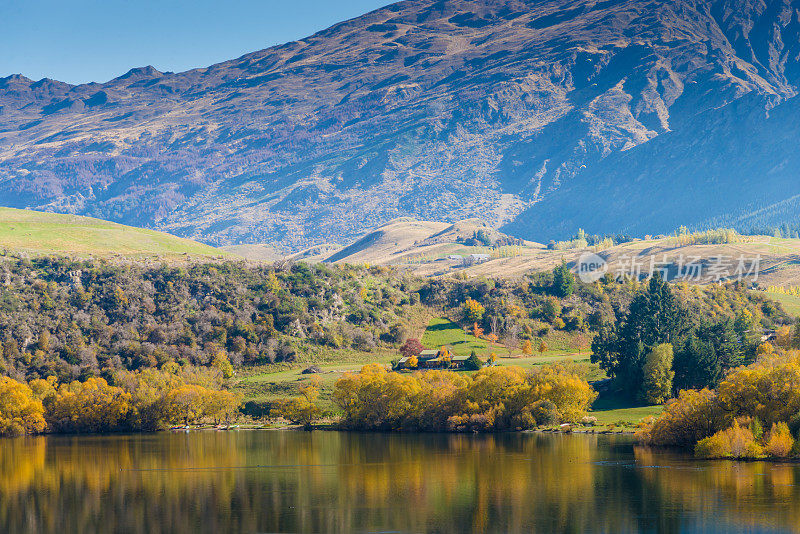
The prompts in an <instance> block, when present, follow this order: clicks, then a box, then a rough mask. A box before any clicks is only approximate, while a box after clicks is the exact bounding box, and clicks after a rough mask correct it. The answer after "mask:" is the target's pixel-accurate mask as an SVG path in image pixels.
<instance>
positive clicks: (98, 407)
mask: <svg viewBox="0 0 800 534" xmlns="http://www.w3.org/2000/svg"><path fill="white" fill-rule="evenodd" d="M44 405H45V417H46V419H47V424H48V426H49V427H50V428H51V429H52V430H54V431H56V432H68V433H69V432H90V433H96V432H108V431H114V430H120V429H121V428H122V426H123V425H122V423H123V421H124V420H125V417H126V416H127V415H128V412H129V411H130V410H131V395H130V394H129V393H127V392H126V391H124V390H123V389H122V388H120V387H116V386H111V385H109V384H108V382H106V381H105V380H104V379H102V378H94V377H93V378H89V379H88V380H86V382H77V381H76V382H72V383H70V384H62V385H61V386H59V388H58V390H57V391H56V394H55V395H54V396H52V397H48V398H47V399H45V401H44Z"/></svg>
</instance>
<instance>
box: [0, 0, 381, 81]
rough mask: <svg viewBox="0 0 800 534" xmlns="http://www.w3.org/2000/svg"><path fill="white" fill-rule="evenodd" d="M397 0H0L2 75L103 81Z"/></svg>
mask: <svg viewBox="0 0 800 534" xmlns="http://www.w3.org/2000/svg"><path fill="white" fill-rule="evenodd" d="M392 1H393V0H344V1H343V2H336V1H331V0H261V1H258V0H161V1H153V0H103V1H100V0H0V77H3V76H8V75H9V74H16V73H21V74H24V75H25V76H28V77H29V78H32V79H34V80H38V79H40V78H45V77H47V78H53V79H56V80H61V81H65V82H69V83H85V82H90V81H96V82H104V81H108V80H110V79H111V78H114V77H116V76H119V75H120V74H124V73H125V72H127V71H128V70H129V69H131V68H132V67H142V66H145V65H153V66H154V67H156V68H157V69H159V70H161V71H175V72H179V71H183V70H187V69H190V68H193V67H204V66H208V65H211V64H213V63H218V62H220V61H224V60H227V59H231V58H235V57H238V56H241V55H242V54H245V53H247V52H252V51H254V50H260V49H262V48H266V47H268V46H272V45H275V44H280V43H285V42H287V41H292V40H295V39H299V38H302V37H306V36H308V35H310V34H312V33H314V32H316V31H318V30H322V29H324V28H327V27H329V26H331V25H333V24H335V23H337V22H340V21H342V20H346V19H350V18H353V17H356V16H358V15H361V14H363V13H366V12H368V11H372V10H373V9H377V8H379V7H382V6H385V5H388V4H390V3H392Z"/></svg>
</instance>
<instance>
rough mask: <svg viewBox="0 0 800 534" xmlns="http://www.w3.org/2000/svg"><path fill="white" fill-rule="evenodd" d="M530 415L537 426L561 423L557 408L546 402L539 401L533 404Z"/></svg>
mask: <svg viewBox="0 0 800 534" xmlns="http://www.w3.org/2000/svg"><path fill="white" fill-rule="evenodd" d="M531 413H532V415H533V417H534V418H535V419H536V423H537V424H538V425H539V426H550V425H557V424H558V423H560V422H561V413H560V412H559V411H558V406H556V405H555V404H554V403H552V402H550V401H548V400H540V401H537V402H535V403H534V404H533V407H532V408H531Z"/></svg>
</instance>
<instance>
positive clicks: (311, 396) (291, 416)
mask: <svg viewBox="0 0 800 534" xmlns="http://www.w3.org/2000/svg"><path fill="white" fill-rule="evenodd" d="M318 398H319V382H318V381H317V380H312V381H311V382H310V383H308V384H306V385H303V386H301V387H300V396H298V397H295V398H294V399H291V400H287V401H283V402H282V403H280V406H279V408H278V413H279V414H280V415H281V416H282V417H283V418H285V419H288V420H289V421H291V422H292V423H294V424H296V425H303V426H304V427H305V428H311V426H312V425H313V424H314V422H315V421H317V420H318V419H319V418H320V417H321V416H322V408H320V407H319V406H318V404H317V399H318Z"/></svg>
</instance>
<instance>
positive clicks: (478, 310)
mask: <svg viewBox="0 0 800 534" xmlns="http://www.w3.org/2000/svg"><path fill="white" fill-rule="evenodd" d="M462 309H463V310H464V318H465V319H466V320H467V321H468V322H470V323H478V322H480V321H481V320H483V314H484V313H486V308H484V307H483V305H482V304H481V303H480V302H478V301H476V300H473V299H471V298H467V300H466V301H465V302H464V305H463V306H462Z"/></svg>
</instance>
